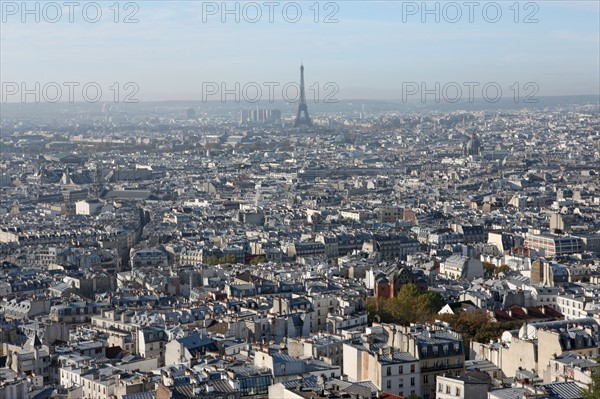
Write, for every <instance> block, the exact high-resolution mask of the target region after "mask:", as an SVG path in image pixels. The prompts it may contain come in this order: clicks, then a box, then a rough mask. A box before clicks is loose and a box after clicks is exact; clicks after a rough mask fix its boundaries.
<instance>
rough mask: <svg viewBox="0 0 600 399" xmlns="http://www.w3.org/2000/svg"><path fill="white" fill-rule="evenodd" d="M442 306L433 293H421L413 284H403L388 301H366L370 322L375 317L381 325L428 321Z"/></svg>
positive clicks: (439, 298) (440, 298)
mask: <svg viewBox="0 0 600 399" xmlns="http://www.w3.org/2000/svg"><path fill="white" fill-rule="evenodd" d="M442 306H444V300H443V299H442V297H440V295H439V294H438V293H436V292H433V291H426V292H421V291H419V290H418V289H417V287H416V286H415V285H414V284H405V285H403V286H402V288H401V289H400V291H398V293H397V294H396V295H395V296H394V297H393V298H390V299H382V298H372V299H370V300H368V301H367V309H368V311H369V315H370V317H371V320H374V319H375V317H376V316H379V319H380V320H381V322H383V323H397V324H404V325H406V324H410V323H422V322H425V321H430V320H431V319H432V317H433V316H434V315H435V314H437V312H439V311H440V309H441V308H442Z"/></svg>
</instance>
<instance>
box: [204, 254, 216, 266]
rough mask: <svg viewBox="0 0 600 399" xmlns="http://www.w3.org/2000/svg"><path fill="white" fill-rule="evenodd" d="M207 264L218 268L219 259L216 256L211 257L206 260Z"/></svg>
mask: <svg viewBox="0 0 600 399" xmlns="http://www.w3.org/2000/svg"><path fill="white" fill-rule="evenodd" d="M205 263H206V264H207V265H209V266H216V265H218V264H219V258H217V257H216V256H209V257H208V258H206V262H205Z"/></svg>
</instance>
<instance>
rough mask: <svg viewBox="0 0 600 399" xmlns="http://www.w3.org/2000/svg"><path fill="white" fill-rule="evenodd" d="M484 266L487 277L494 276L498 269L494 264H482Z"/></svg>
mask: <svg viewBox="0 0 600 399" xmlns="http://www.w3.org/2000/svg"><path fill="white" fill-rule="evenodd" d="M481 263H482V264H483V270H484V273H485V275H486V276H490V277H491V276H492V275H493V274H494V271H495V269H496V266H494V264H493V263H489V262H481Z"/></svg>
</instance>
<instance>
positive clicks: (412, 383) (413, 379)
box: [410, 377, 415, 387]
mask: <svg viewBox="0 0 600 399" xmlns="http://www.w3.org/2000/svg"><path fill="white" fill-rule="evenodd" d="M410 386H411V387H414V386H415V377H410Z"/></svg>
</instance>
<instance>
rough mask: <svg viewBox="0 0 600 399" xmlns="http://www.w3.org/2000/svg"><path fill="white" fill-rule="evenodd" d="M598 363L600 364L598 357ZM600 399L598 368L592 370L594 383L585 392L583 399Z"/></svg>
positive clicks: (599, 372) (599, 370)
mask: <svg viewBox="0 0 600 399" xmlns="http://www.w3.org/2000/svg"><path fill="white" fill-rule="evenodd" d="M596 362H597V363H598V364H600V356H598V357H596ZM598 398H600V366H596V367H595V368H594V369H593V370H592V382H590V385H588V388H587V389H586V390H585V391H583V399H598Z"/></svg>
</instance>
